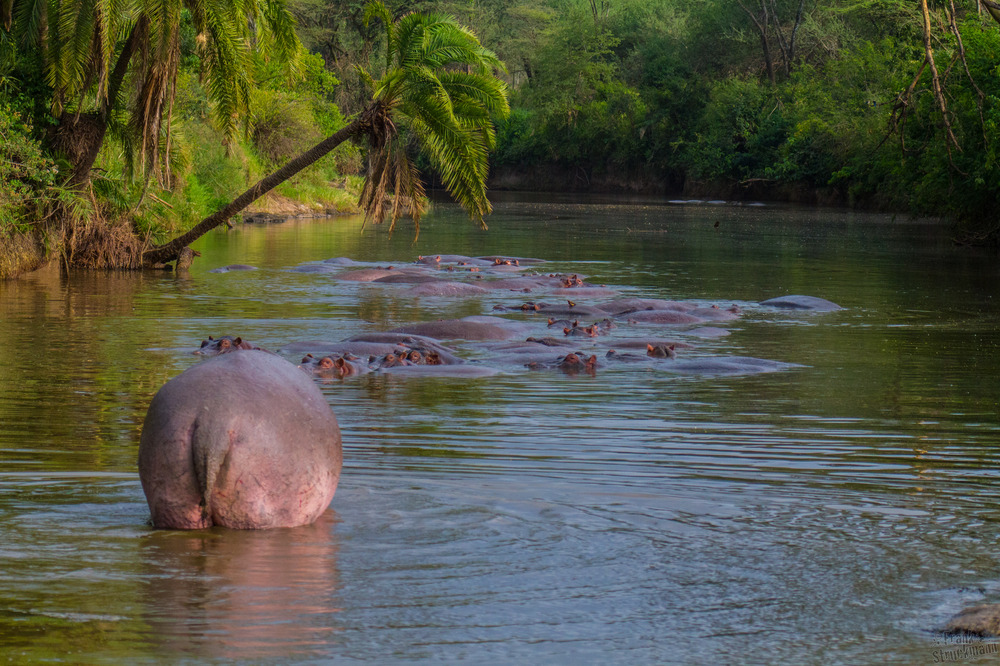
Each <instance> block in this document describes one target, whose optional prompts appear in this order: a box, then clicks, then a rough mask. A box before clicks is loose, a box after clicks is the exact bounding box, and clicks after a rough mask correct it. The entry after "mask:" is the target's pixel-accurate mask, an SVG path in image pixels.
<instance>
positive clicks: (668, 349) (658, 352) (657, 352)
mask: <svg viewBox="0 0 1000 666" xmlns="http://www.w3.org/2000/svg"><path fill="white" fill-rule="evenodd" d="M646 356H652V357H654V358H677V351H676V345H651V344H647V345H646Z"/></svg>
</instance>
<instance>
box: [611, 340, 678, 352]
mask: <svg viewBox="0 0 1000 666" xmlns="http://www.w3.org/2000/svg"><path fill="white" fill-rule="evenodd" d="M615 346H616V347H619V348H621V349H641V350H642V351H649V347H651V346H652V347H673V348H674V349H692V348H693V347H694V345H689V344H688V343H686V342H681V341H680V340H665V339H660V338H618V339H616V340H615Z"/></svg>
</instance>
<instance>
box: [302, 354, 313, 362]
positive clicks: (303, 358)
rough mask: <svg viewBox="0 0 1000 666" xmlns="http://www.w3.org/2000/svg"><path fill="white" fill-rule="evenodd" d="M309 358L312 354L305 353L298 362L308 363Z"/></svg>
mask: <svg viewBox="0 0 1000 666" xmlns="http://www.w3.org/2000/svg"><path fill="white" fill-rule="evenodd" d="M311 358H313V355H312V354H306V355H305V356H303V357H302V360H301V361H299V363H308V362H309V359H311Z"/></svg>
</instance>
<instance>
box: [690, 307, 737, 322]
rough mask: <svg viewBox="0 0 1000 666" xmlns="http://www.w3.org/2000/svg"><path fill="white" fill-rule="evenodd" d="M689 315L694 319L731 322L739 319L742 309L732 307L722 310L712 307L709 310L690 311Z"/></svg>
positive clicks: (696, 309) (697, 309)
mask: <svg viewBox="0 0 1000 666" xmlns="http://www.w3.org/2000/svg"><path fill="white" fill-rule="evenodd" d="M687 314H689V315H691V316H692V317H701V318H702V319H706V320H709V321H731V320H733V319H739V318H740V314H742V313H741V312H740V307H739V306H738V305H730V306H729V307H725V308H720V307H719V306H718V305H712V306H710V307H707V308H695V309H694V310H688V311H687Z"/></svg>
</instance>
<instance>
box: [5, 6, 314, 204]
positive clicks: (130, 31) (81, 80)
mask: <svg viewBox="0 0 1000 666" xmlns="http://www.w3.org/2000/svg"><path fill="white" fill-rule="evenodd" d="M185 9H186V10H187V11H189V12H190V15H191V18H192V23H193V25H194V28H195V31H196V32H197V35H198V38H197V42H198V45H199V55H200V56H201V62H202V64H203V68H204V69H203V72H204V75H205V77H206V79H207V86H206V88H207V90H208V95H209V98H210V99H211V100H212V102H214V108H215V114H216V120H217V122H218V124H219V125H220V127H221V128H222V129H223V131H224V132H225V134H226V136H227V137H228V138H230V139H231V138H234V136H235V134H236V132H237V130H238V128H239V120H238V119H239V118H240V117H241V116H242V117H245V116H246V108H247V104H248V99H249V91H250V86H251V77H252V75H253V71H254V67H253V56H254V53H255V52H269V53H270V54H272V55H274V56H275V57H276V58H278V59H279V60H280V61H281V62H286V63H287V62H291V61H293V60H294V57H295V54H296V53H297V52H298V49H299V48H300V47H299V42H298V39H297V37H296V36H295V30H294V22H293V20H292V17H291V14H290V13H289V12H288V11H287V9H286V8H285V6H284V0H6V1H3V2H0V26H2V30H3V31H4V32H7V33H9V35H10V36H12V37H13V38H15V39H16V40H17V41H18V43H19V44H21V45H22V46H23V47H26V48H27V49H30V51H31V52H32V53H33V54H34V55H35V56H36V57H37V58H38V59H39V61H40V64H41V68H42V71H43V72H44V75H45V82H46V83H47V84H48V86H49V87H50V88H51V90H52V100H51V106H52V114H53V116H55V117H56V118H58V119H59V127H58V130H57V132H56V136H55V139H54V141H53V147H54V148H56V149H57V150H59V151H61V152H63V153H64V154H66V156H67V157H68V159H69V161H70V163H71V165H72V167H73V171H72V174H71V176H70V178H69V184H70V185H78V186H80V185H85V184H86V183H87V182H88V181H89V180H90V171H91V168H92V166H93V164H94V160H95V159H96V157H97V154H98V152H99V151H100V149H101V146H102V144H103V142H104V137H105V134H106V133H107V130H108V127H109V124H110V122H111V120H112V115H113V114H116V113H118V112H119V111H120V110H121V109H122V107H123V106H124V107H128V109H129V113H128V118H127V125H128V128H129V130H130V132H129V134H130V136H131V137H132V143H133V145H134V146H135V148H136V152H137V153H138V157H139V161H140V163H141V164H143V165H144V166H146V167H147V168H148V167H151V166H152V165H154V164H156V161H157V154H158V150H159V146H160V140H161V137H162V136H164V135H166V136H168V137H169V132H168V131H166V128H164V127H163V126H162V123H163V120H164V118H166V119H168V122H169V116H170V114H169V110H170V106H171V104H172V102H173V97H174V93H175V90H176V88H175V83H176V78H177V68H178V64H179V62H180V28H181V22H182V21H181V19H182V12H183V11H184V10H185ZM126 82H128V86H127V88H128V94H126V91H125V90H124V88H125V87H126V86H125V85H124V84H125V83H126Z"/></svg>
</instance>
